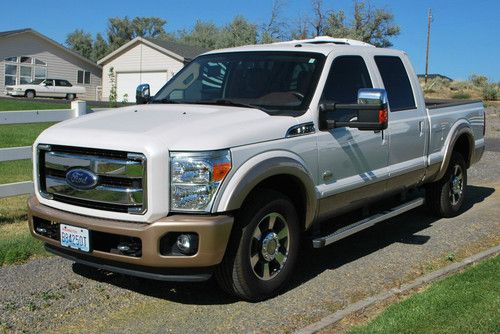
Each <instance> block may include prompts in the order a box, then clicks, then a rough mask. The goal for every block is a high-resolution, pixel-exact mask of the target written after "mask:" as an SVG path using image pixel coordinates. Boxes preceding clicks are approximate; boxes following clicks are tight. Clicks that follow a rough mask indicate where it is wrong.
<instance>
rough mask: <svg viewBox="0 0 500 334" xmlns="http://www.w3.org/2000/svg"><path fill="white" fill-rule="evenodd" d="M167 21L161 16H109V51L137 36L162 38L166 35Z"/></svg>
mask: <svg viewBox="0 0 500 334" xmlns="http://www.w3.org/2000/svg"><path fill="white" fill-rule="evenodd" d="M166 23H167V22H166V21H165V20H164V19H162V18H159V17H134V18H133V19H132V20H131V19H129V18H128V17H127V16H125V17H124V18H119V17H111V18H109V20H108V31H107V36H108V43H109V52H111V51H114V50H116V49H118V48H119V47H120V46H122V45H123V44H125V43H127V42H129V41H131V40H133V39H134V38H136V37H150V38H161V37H164V36H166V35H167V33H166V32H165V28H164V26H165V24H166Z"/></svg>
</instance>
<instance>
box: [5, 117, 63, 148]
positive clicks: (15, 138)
mask: <svg viewBox="0 0 500 334" xmlns="http://www.w3.org/2000/svg"><path fill="white" fill-rule="evenodd" d="M53 124H54V123H31V124H10V125H1V126H0V147H17V146H31V145H32V144H33V142H34V141H35V139H36V137H38V135H39V134H40V133H42V131H43V130H45V129H46V128H48V127H49V126H51V125H53Z"/></svg>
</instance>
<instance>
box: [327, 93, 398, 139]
mask: <svg viewBox="0 0 500 334" xmlns="http://www.w3.org/2000/svg"><path fill="white" fill-rule="evenodd" d="M319 107H320V119H319V129H320V130H330V129H333V128H340V127H350V128H357V129H359V130H365V131H380V130H385V129H387V125H388V120H389V103H388V100H387V92H386V91H385V89H378V88H362V89H360V90H359V91H358V103H354V104H340V103H322V104H321V105H320V106H319ZM339 109H343V110H354V111H357V119H356V120H354V121H350V122H339V121H335V120H329V119H328V112H329V111H333V112H334V111H335V110H339Z"/></svg>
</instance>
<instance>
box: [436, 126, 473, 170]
mask: <svg viewBox="0 0 500 334" xmlns="http://www.w3.org/2000/svg"><path fill="white" fill-rule="evenodd" d="M445 148H446V151H445V154H444V159H443V162H442V163H441V167H440V169H439V173H438V174H437V175H436V177H435V180H439V179H441V178H442V177H443V176H444V174H445V173H446V169H447V168H448V165H449V163H450V160H451V155H452V154H453V152H459V153H460V154H461V155H462V156H463V158H464V160H465V165H466V168H469V167H470V164H471V159H472V154H473V152H474V134H473V132H472V129H471V128H470V125H469V124H468V123H467V122H461V123H459V124H457V125H456V127H455V129H454V130H452V131H450V135H449V136H448V139H447V140H446V142H445Z"/></svg>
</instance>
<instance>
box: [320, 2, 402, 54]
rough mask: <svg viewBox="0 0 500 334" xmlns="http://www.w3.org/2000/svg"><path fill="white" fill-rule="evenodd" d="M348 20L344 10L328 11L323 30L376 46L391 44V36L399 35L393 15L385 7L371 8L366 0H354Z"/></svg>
mask: <svg viewBox="0 0 500 334" xmlns="http://www.w3.org/2000/svg"><path fill="white" fill-rule="evenodd" d="M353 4H354V13H353V18H352V20H350V21H347V20H346V15H345V13H344V11H342V10H338V11H330V12H329V14H328V16H327V22H326V27H325V29H324V32H325V33H326V34H327V35H330V36H334V37H339V38H353V39H357V40H361V41H363V42H366V43H371V44H373V45H375V46H378V47H389V46H392V43H391V41H390V40H389V39H390V38H391V37H394V36H397V35H399V31H400V29H399V26H398V25H397V24H395V23H394V15H393V14H392V13H390V12H389V11H387V10H385V9H380V8H373V7H372V6H371V5H370V3H369V2H368V1H367V0H354V2H353Z"/></svg>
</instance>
